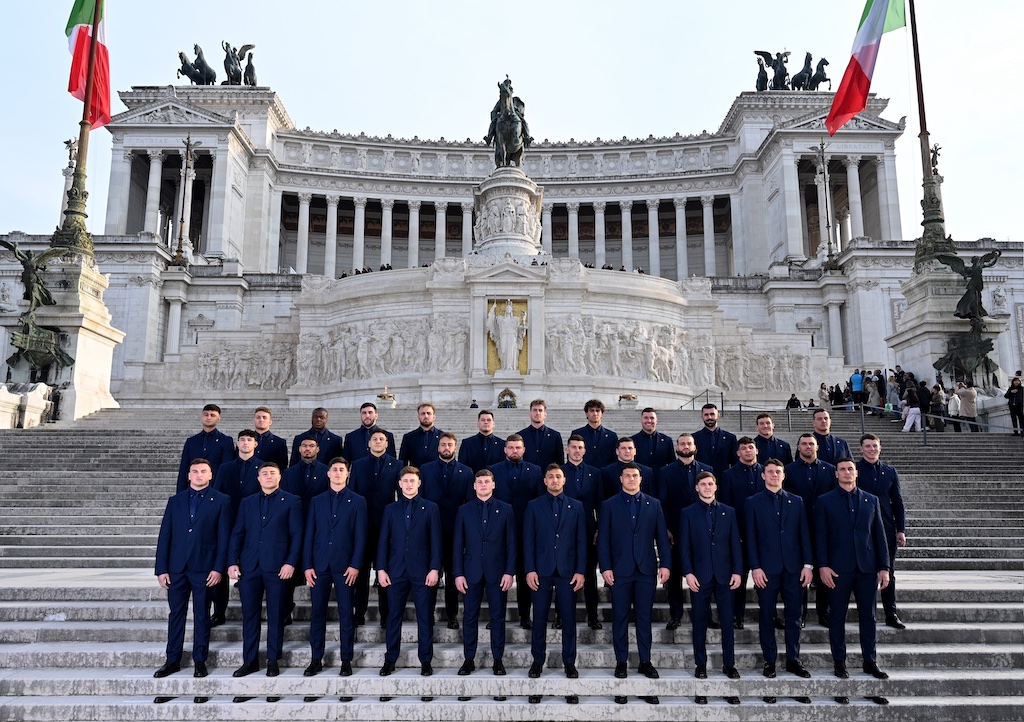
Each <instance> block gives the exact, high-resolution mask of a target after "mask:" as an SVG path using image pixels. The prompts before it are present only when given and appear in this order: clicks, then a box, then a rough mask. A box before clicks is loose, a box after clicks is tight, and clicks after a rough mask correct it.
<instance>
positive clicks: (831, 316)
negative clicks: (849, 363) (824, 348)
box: [825, 302, 845, 358]
mask: <svg viewBox="0 0 1024 722" xmlns="http://www.w3.org/2000/svg"><path fill="white" fill-rule="evenodd" d="M825 307H826V308H827V309H828V355H829V356H838V357H840V358H842V357H843V356H844V355H845V354H844V353H843V324H842V321H841V320H840V319H841V316H840V314H839V304H838V303H835V302H832V303H828V304H826V305H825Z"/></svg>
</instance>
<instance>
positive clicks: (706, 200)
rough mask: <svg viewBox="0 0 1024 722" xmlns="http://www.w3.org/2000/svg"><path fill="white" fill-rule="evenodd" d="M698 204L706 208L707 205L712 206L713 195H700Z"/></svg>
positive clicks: (713, 201)
mask: <svg viewBox="0 0 1024 722" xmlns="http://www.w3.org/2000/svg"><path fill="white" fill-rule="evenodd" d="M700 204H701V205H702V206H704V207H705V208H707V207H709V206H712V205H714V204H715V197H714V196H701V197H700Z"/></svg>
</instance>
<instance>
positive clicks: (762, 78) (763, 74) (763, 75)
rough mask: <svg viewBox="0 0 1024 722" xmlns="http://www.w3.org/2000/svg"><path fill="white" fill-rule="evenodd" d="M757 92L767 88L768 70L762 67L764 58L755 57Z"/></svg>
mask: <svg viewBox="0 0 1024 722" xmlns="http://www.w3.org/2000/svg"><path fill="white" fill-rule="evenodd" d="M755 87H756V88H757V92H759V93H762V92H764V91H766V90H768V71H767V70H765V69H764V60H762V59H761V58H758V59H757V85H756V86H755Z"/></svg>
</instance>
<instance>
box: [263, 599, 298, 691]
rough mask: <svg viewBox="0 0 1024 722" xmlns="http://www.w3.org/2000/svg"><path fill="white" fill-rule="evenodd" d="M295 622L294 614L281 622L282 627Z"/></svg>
mask: <svg viewBox="0 0 1024 722" xmlns="http://www.w3.org/2000/svg"><path fill="white" fill-rule="evenodd" d="M294 623H295V620H294V619H292V615H290V614H289V615H288V616H287V617H285V618H284V621H282V622H281V626H282V627H290V626H291V625H292V624H294ZM267 701H268V702H269V701H270V697H267ZM274 701H275V702H276V701H277V700H276V699H275V700H274Z"/></svg>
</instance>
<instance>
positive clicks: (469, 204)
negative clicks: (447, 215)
mask: <svg viewBox="0 0 1024 722" xmlns="http://www.w3.org/2000/svg"><path fill="white" fill-rule="evenodd" d="M459 205H461V206H462V212H463V213H472V212H473V207H474V203H473V201H462V202H461V203H460V204H459Z"/></svg>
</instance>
